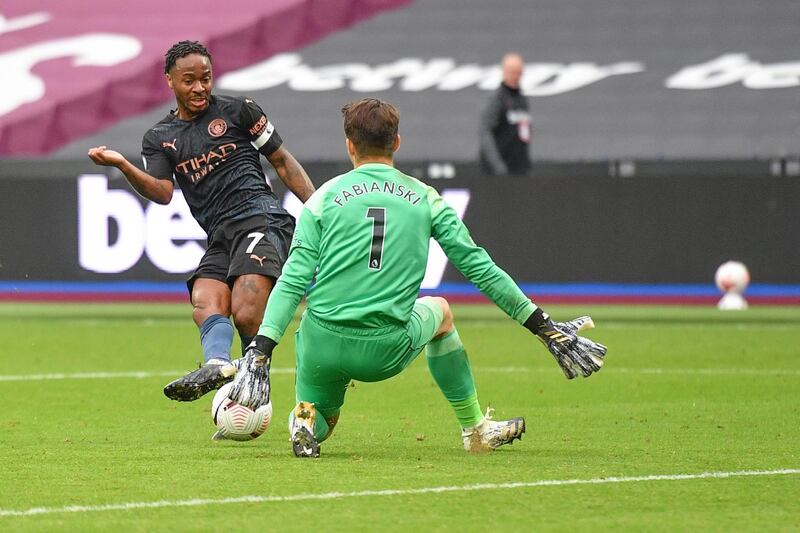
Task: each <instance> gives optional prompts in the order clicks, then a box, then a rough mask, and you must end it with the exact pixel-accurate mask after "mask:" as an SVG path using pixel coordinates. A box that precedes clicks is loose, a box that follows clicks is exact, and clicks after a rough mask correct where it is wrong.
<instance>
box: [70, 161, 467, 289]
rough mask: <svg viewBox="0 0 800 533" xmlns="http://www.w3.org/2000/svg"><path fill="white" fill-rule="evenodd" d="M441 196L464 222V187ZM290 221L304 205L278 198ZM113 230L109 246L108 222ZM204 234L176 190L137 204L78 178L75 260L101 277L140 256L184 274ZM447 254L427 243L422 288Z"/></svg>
mask: <svg viewBox="0 0 800 533" xmlns="http://www.w3.org/2000/svg"><path fill="white" fill-rule="evenodd" d="M441 194H442V197H443V198H444V199H445V201H446V202H447V203H448V204H450V205H451V206H452V207H453V209H455V210H456V213H457V214H458V217H459V218H463V216H464V213H465V212H466V210H467V206H468V205H469V200H470V193H469V190H467V189H444V190H443V191H442V193H441ZM283 206H284V208H285V209H286V210H287V211H289V212H290V213H291V214H292V215H293V216H294V217H298V216H299V215H300V210H301V209H302V207H303V204H302V203H301V202H300V200H298V199H297V197H296V196H294V195H293V194H292V193H290V192H287V193H286V195H285V196H284V199H283ZM111 223H113V224H114V226H115V227H116V236H115V238H114V240H113V242H112V240H111V234H110V231H109V229H110V224H111ZM205 239H206V234H205V232H204V231H203V230H202V228H200V226H199V225H198V224H197V222H196V221H195V220H194V218H193V217H192V214H191V212H190V211H189V206H188V205H187V203H186V200H185V199H184V197H183V193H181V192H180V191H179V190H176V191H175V193H174V194H173V197H172V201H171V202H170V203H169V204H168V205H159V204H156V203H153V202H147V203H146V205H145V206H144V207H142V204H141V201H140V200H139V199H138V197H136V196H135V195H134V194H133V193H132V192H130V191H129V190H127V189H109V188H108V178H107V177H106V176H103V175H96V174H86V175H83V176H80V177H79V178H78V261H79V262H80V265H81V267H83V268H85V269H86V270H90V271H92V272H99V273H102V274H116V273H119V272H125V271H126V270H129V269H131V268H133V267H134V266H135V265H136V264H137V263H139V261H141V260H142V256H143V255H146V256H147V258H148V259H149V260H150V262H151V263H152V264H153V265H154V266H155V267H157V268H158V269H160V270H161V271H163V272H166V273H170V274H181V273H188V272H191V271H192V270H194V269H195V268H196V267H197V265H198V263H199V262H200V258H201V257H202V256H203V252H204V251H205V250H204V246H203V244H202V243H204V241H205ZM446 266H447V256H445V254H444V251H442V249H441V248H440V247H439V245H438V244H437V243H436V242H435V241H434V240H433V239H431V248H430V253H429V254H428V266H427V270H426V271H425V278H424V279H423V281H422V288H424V289H433V288H436V287H438V286H439V284H440V283H441V281H442V276H443V275H444V270H445V267H446Z"/></svg>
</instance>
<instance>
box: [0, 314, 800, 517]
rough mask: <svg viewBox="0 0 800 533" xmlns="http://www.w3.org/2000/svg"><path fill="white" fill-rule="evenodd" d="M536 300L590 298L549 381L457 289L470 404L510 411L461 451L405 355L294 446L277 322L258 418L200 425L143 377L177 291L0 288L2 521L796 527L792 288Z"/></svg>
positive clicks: (798, 374)
mask: <svg viewBox="0 0 800 533" xmlns="http://www.w3.org/2000/svg"><path fill="white" fill-rule="evenodd" d="M548 311H550V313H551V314H552V315H553V316H554V318H556V319H557V320H565V319H569V318H572V317H573V316H577V315H579V314H584V313H588V314H591V315H592V316H593V317H594V319H595V322H596V324H597V329H596V330H594V331H593V332H590V333H589V336H591V337H593V338H594V339H596V340H599V341H601V342H603V343H605V344H606V345H607V346H608V347H609V354H608V357H607V362H606V367H605V368H604V369H603V371H602V372H600V373H599V374H598V375H596V376H593V377H592V378H590V379H588V380H574V381H567V380H566V379H564V377H563V375H562V374H561V372H560V370H559V369H558V367H557V365H556V364H555V362H554V361H553V360H552V357H551V356H550V355H549V354H548V353H547V351H546V350H545V348H544V347H543V346H542V345H541V344H540V343H538V342H537V341H536V340H535V339H534V338H533V337H532V336H531V335H530V334H529V333H528V332H527V331H525V330H524V329H523V328H521V327H519V326H518V325H516V324H515V323H514V322H512V321H511V320H510V319H508V318H506V317H505V316H504V315H502V314H501V313H500V312H499V311H497V310H496V309H495V308H493V307H490V306H457V307H456V308H455V316H456V322H457V325H458V328H459V332H460V335H461V337H462V339H463V340H464V343H465V345H466V347H467V351H468V353H469V356H470V360H471V362H472V365H473V371H474V374H475V378H476V382H477V386H478V395H479V397H480V400H481V404H482V406H484V407H485V406H486V405H491V406H492V407H494V408H495V409H496V416H497V417H498V418H505V417H512V416H525V417H526V420H527V424H528V431H527V433H526V435H525V437H524V439H523V440H522V441H521V442H515V443H514V445H513V446H506V447H504V448H502V449H500V450H497V451H496V452H494V453H488V454H480V455H471V454H467V453H465V452H464V451H463V449H462V444H461V439H460V436H459V430H458V427H457V424H456V421H455V417H454V416H453V414H452V413H451V411H450V407H449V406H448V404H447V403H446V402H445V400H444V399H443V397H441V395H440V393H439V392H438V389H437V388H436V386H435V385H434V383H433V380H432V379H431V377H430V375H429V373H428V371H427V366H426V364H425V361H424V356H423V357H420V358H419V359H418V360H417V361H415V363H414V364H413V365H412V366H411V367H410V368H409V369H408V370H407V371H406V372H404V373H402V374H400V375H399V376H397V377H395V378H393V379H391V380H389V381H386V382H383V383H378V384H364V383H355V384H354V386H353V387H352V388H351V389H350V390H349V392H348V394H347V402H346V404H345V407H344V409H343V412H342V417H341V421H340V423H339V426H338V427H337V429H336V432H335V434H334V435H333V437H332V438H331V439H329V440H328V441H327V442H325V443H324V444H323V446H322V457H321V458H320V459H318V460H299V459H296V458H295V457H294V456H293V455H292V453H291V448H290V446H289V443H288V431H287V429H286V416H287V413H288V411H289V410H290V409H291V407H292V405H293V403H294V391H293V383H294V376H293V373H292V366H293V360H294V356H293V335H291V334H287V336H286V338H285V340H284V342H283V343H282V344H281V345H280V346H279V347H278V350H277V352H276V356H275V358H274V361H273V369H274V372H273V376H272V378H273V379H272V382H273V405H274V408H275V417H274V420H273V425H272V426H271V427H270V429H269V430H268V431H267V433H266V434H265V435H263V436H262V437H261V438H259V439H257V440H255V441H251V442H247V443H235V442H212V441H211V440H210V437H211V434H212V433H213V430H214V428H213V425H212V422H211V418H210V414H209V411H210V404H211V396H212V395H210V394H209V395H208V396H206V397H204V398H202V399H201V400H199V401H197V402H194V403H186V404H182V403H176V402H171V401H169V400H168V399H166V398H165V397H164V396H163V395H162V393H161V389H162V387H163V385H164V384H165V383H166V382H167V381H169V380H170V379H172V378H173V377H177V376H178V375H181V374H182V373H183V372H185V371H187V370H189V369H191V368H193V366H194V365H195V361H196V360H197V359H198V358H199V341H198V338H197V333H196V328H195V327H194V325H193V324H192V323H191V318H190V309H189V307H188V306H187V305H145V304H137V305H99V304H98V305H67V304H62V305H44V304H11V303H7V304H3V305H0V354H1V355H0V361H2V369H1V370H0V397H2V400H3V401H2V415H1V416H0V465H1V466H0V470H1V473H2V475H0V529H2V530H4V531H53V530H64V531H109V530H119V531H148V532H150V531H211V530H230V531H255V530H259V531H304V532H307V531H314V530H321V531H409V530H415V529H416V530H418V531H479V532H480V531H497V530H512V531H532V530H535V531H547V530H556V531H559V530H577V531H597V530H612V529H613V530H627V531H676V530H677V531H686V530H697V531H748V530H749V531H789V530H795V531H796V530H798V529H800V503H798V502H800V308H797V307H793V308H792V307H783V308H781V307H764V308H753V309H751V310H749V311H747V312H719V311H717V310H715V309H710V308H709V309H704V308H699V307H687V308H684V307H659V306H581V307H561V306H548ZM291 331H292V332H293V331H294V325H293V326H292V329H291Z"/></svg>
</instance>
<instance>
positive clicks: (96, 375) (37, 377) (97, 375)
mask: <svg viewBox="0 0 800 533" xmlns="http://www.w3.org/2000/svg"><path fill="white" fill-rule="evenodd" d="M185 373H186V370H164V371H161V372H76V373H72V374H66V373H55V374H19V375H13V374H12V375H6V376H0V382H2V381H45V380H51V379H56V380H58V379H116V378H134V379H145V378H156V377H178V376H182V375H184V374H185ZM270 373H272V374H294V368H273V369H271V370H270Z"/></svg>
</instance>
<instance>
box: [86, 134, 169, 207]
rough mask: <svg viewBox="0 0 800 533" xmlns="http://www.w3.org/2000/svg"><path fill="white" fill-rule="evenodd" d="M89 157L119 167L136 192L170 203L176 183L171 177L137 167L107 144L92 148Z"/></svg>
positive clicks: (156, 200)
mask: <svg viewBox="0 0 800 533" xmlns="http://www.w3.org/2000/svg"><path fill="white" fill-rule="evenodd" d="M88 155H89V159H91V160H92V161H94V163H95V164H96V165H101V166H106V167H117V168H118V169H119V170H120V171H121V172H122V173H123V174H124V175H125V179H127V180H128V183H130V184H131V187H133V188H134V190H135V191H136V192H138V193H139V194H141V195H142V196H144V197H145V198H147V199H148V200H152V201H153V202H156V203H158V204H168V203H169V202H170V201H171V200H172V192H173V190H174V187H175V186H174V185H173V183H172V180H170V179H158V178H155V177H153V176H151V175H150V174H148V173H147V172H145V171H144V170H141V169H140V168H138V167H136V166H135V165H134V164H132V163H131V162H130V161H128V160H127V159H125V156H123V155H122V154H120V153H119V152H117V151H115V150H109V149H108V148H107V147H105V146H97V147H95V148H90V149H89V152H88Z"/></svg>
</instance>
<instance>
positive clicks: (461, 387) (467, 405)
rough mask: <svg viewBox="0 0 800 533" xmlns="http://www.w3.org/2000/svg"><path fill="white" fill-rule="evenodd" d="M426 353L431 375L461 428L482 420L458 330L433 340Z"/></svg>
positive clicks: (473, 381)
mask: <svg viewBox="0 0 800 533" xmlns="http://www.w3.org/2000/svg"><path fill="white" fill-rule="evenodd" d="M426 352H427V356H428V368H429V369H430V371H431V375H432V376H433V379H434V380H435V381H436V384H437V385H439V388H440V389H441V390H442V393H444V397H445V398H447V401H448V402H450V405H451V406H452V407H453V410H454V411H455V413H456V418H458V422H459V424H461V427H472V426H475V425H477V424H478V423H480V421H481V420H482V419H483V414H482V413H481V408H480V405H479V404H478V394H477V393H476V392H475V380H474V379H473V377H472V369H471V368H470V366H469V359H468V358H467V352H466V351H465V350H464V345H463V344H461V339H460V338H459V336H458V332H457V331H456V329H455V328H453V330H452V331H451V332H450V333H448V334H447V335H445V336H444V337H442V338H441V339H435V340H432V341H431V342H429V343H428V347H427V350H426Z"/></svg>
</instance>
